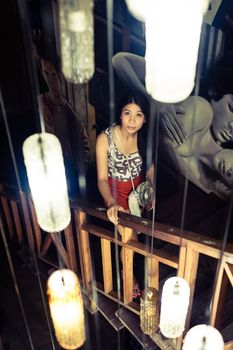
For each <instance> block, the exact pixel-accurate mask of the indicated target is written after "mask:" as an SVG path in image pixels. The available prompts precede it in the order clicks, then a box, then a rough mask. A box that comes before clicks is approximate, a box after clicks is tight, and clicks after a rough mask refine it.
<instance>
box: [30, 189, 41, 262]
mask: <svg viewBox="0 0 233 350" xmlns="http://www.w3.org/2000/svg"><path fill="white" fill-rule="evenodd" d="M28 204H29V209H30V213H31V218H32V225H33V229H34V235H35V241H36V248H37V253H38V255H40V249H41V229H40V226H39V224H38V221H37V217H36V212H35V207H34V204H33V201H32V198H31V196H29V198H28Z"/></svg>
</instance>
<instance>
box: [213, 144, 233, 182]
mask: <svg viewBox="0 0 233 350" xmlns="http://www.w3.org/2000/svg"><path fill="white" fill-rule="evenodd" d="M213 166H214V169H215V171H216V172H217V173H218V174H219V175H220V176H221V178H222V179H223V181H224V182H225V183H226V184H227V185H228V186H233V150H232V149H224V150H222V151H220V152H219V153H217V154H216V155H215V156H214V159H213Z"/></svg>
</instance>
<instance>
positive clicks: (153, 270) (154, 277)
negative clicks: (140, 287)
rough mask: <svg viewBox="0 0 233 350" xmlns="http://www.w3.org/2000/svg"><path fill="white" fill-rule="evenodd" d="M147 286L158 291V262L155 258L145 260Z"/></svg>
mask: <svg viewBox="0 0 233 350" xmlns="http://www.w3.org/2000/svg"><path fill="white" fill-rule="evenodd" d="M147 271H148V285H149V287H153V288H155V289H157V290H159V262H158V260H157V259H155V258H147Z"/></svg>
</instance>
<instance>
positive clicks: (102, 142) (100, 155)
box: [96, 133, 116, 208]
mask: <svg viewBox="0 0 233 350" xmlns="http://www.w3.org/2000/svg"><path fill="white" fill-rule="evenodd" d="M96 163H97V178H98V188H99V191H100V193H101V195H102V197H103V199H104V201H105V203H106V205H107V208H109V207H110V206H112V205H114V204H115V203H116V202H115V200H114V198H113V196H112V194H111V191H110V187H109V184H108V140H107V137H106V135H105V134H104V133H101V134H100V135H99V136H98V138H97V141H96Z"/></svg>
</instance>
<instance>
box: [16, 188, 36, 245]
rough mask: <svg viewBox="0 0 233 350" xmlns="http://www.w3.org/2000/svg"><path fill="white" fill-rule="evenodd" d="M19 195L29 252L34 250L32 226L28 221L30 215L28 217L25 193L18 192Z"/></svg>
mask: <svg viewBox="0 0 233 350" xmlns="http://www.w3.org/2000/svg"><path fill="white" fill-rule="evenodd" d="M19 195H20V201H21V205H22V211H23V217H24V223H25V228H26V231H27V237H28V243H29V249H30V251H34V250H35V243H34V238H33V232H32V225H31V220H30V215H29V210H28V204H27V198H26V195H25V193H24V192H22V191H20V192H19Z"/></svg>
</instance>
